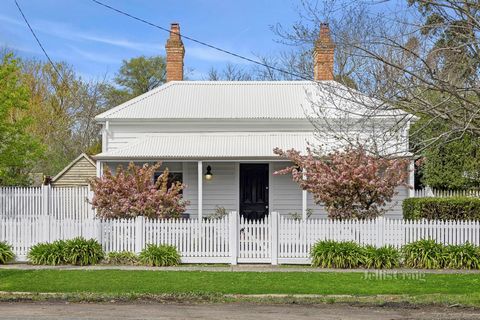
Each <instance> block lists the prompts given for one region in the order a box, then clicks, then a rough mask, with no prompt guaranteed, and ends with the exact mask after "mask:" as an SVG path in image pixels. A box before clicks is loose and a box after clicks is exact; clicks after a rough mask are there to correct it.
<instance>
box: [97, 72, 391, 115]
mask: <svg viewBox="0 0 480 320" xmlns="http://www.w3.org/2000/svg"><path fill="white" fill-rule="evenodd" d="M358 101H361V103H358ZM312 103H315V104H319V105H321V107H322V109H325V110H330V111H331V113H332V117H336V116H335V112H336V111H338V110H339V109H348V110H353V111H354V113H353V114H357V113H358V114H359V115H361V114H362V109H365V104H367V105H368V103H372V104H373V101H372V100H371V99H369V98H368V97H366V96H365V95H363V94H361V93H360V92H358V91H355V90H352V89H349V88H347V87H345V86H343V85H341V84H339V83H338V82H335V81H321V82H314V81H171V82H169V83H167V84H164V85H162V86H160V87H158V88H155V89H153V90H151V91H149V92H147V93H145V94H142V95H140V96H138V97H136V98H133V99H131V100H129V101H127V102H125V103H123V104H121V105H119V106H117V107H115V108H113V109H110V110H108V111H106V112H104V113H102V114H100V115H98V116H96V117H95V119H96V120H97V121H106V120H109V119H305V117H306V113H309V112H311V107H310V106H311V105H312ZM330 111H329V112H330ZM398 113H399V111H397V110H384V111H382V115H383V116H387V117H392V116H395V115H398ZM376 116H379V114H376Z"/></svg>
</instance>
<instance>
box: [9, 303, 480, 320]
mask: <svg viewBox="0 0 480 320" xmlns="http://www.w3.org/2000/svg"><path fill="white" fill-rule="evenodd" d="M479 318H480V311H476V310H471V309H458V308H433V307H426V308H400V307H395V308H390V307H388V308H382V307H357V306H348V305H342V304H322V305H314V306H308V305H307V306H300V305H256V304H245V303H235V304H154V303H144V304H141V303H132V304H125V303H122V304H120V303H106V304H90V303H50V302H45V303H23V302H22V303H0V319H35V320H45V319H60V320H63V319H209V320H215V319H222V320H223V319H232V320H234V319H235V320H236V319H255V320H257V319H258V320H262V319H265V320H270V319H271V320H277V319H290V320H303V319H319V320H326V319H345V320H351V319H368V320H377V319H378V320H380V319H382V320H384V319H392V320H393V319H432V320H433V319H438V320H442V319H479Z"/></svg>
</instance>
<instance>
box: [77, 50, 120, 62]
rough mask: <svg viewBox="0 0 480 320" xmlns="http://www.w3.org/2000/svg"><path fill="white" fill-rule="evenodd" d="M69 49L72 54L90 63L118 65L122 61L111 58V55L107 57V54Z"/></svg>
mask: <svg viewBox="0 0 480 320" xmlns="http://www.w3.org/2000/svg"><path fill="white" fill-rule="evenodd" d="M69 48H70V49H71V50H72V51H73V52H74V53H76V54H77V55H78V56H79V57H80V58H82V59H85V60H90V61H95V62H100V63H108V64H113V63H120V62H121V61H122V60H121V59H119V58H115V57H112V56H111V55H108V54H103V53H97V52H91V51H85V50H82V49H79V48H77V47H74V46H69Z"/></svg>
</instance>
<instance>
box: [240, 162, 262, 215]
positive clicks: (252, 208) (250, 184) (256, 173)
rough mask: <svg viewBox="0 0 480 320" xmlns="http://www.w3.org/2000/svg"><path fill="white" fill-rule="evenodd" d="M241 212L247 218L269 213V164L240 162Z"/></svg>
mask: <svg viewBox="0 0 480 320" xmlns="http://www.w3.org/2000/svg"><path fill="white" fill-rule="evenodd" d="M240 214H241V215H242V216H243V217H245V218H247V219H262V218H263V217H265V216H266V215H267V214H268V164H263V163H262V164H257V163H255V164H240Z"/></svg>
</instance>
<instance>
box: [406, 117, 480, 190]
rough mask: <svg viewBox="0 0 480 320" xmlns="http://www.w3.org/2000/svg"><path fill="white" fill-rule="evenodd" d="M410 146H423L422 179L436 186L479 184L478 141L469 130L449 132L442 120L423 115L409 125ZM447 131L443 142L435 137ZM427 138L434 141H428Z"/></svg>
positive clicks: (459, 186)
mask: <svg viewBox="0 0 480 320" xmlns="http://www.w3.org/2000/svg"><path fill="white" fill-rule="evenodd" d="M411 135H412V137H411V142H412V147H413V148H415V147H418V148H419V149H422V152H421V156H422V157H423V158H422V161H420V166H419V168H420V171H421V183H422V184H423V185H428V186H430V187H432V188H435V189H443V190H447V189H454V190H458V189H470V188H479V187H480V141H479V139H478V137H476V136H475V135H474V134H472V133H470V132H468V131H467V132H464V133H452V132H451V131H449V129H448V124H446V123H445V121H440V120H432V119H431V118H429V117H426V116H424V117H422V118H421V119H420V120H419V121H418V122H416V123H415V124H414V125H413V126H412V129H411ZM441 135H447V136H448V137H447V138H446V139H445V140H446V141H445V142H444V143H438V141H436V137H438V136H441ZM429 142H433V143H431V144H429Z"/></svg>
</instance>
